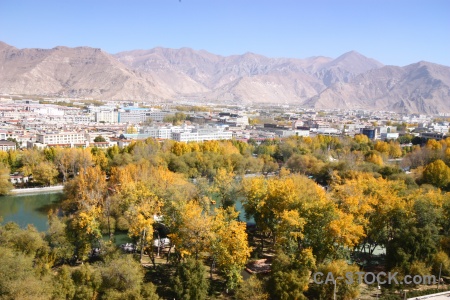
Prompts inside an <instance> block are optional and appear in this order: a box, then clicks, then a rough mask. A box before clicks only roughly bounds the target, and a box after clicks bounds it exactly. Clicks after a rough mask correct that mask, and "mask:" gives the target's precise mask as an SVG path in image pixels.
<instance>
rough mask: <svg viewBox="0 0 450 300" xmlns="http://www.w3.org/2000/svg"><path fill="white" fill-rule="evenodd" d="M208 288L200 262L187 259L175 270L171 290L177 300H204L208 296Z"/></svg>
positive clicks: (204, 270) (203, 268)
mask: <svg viewBox="0 0 450 300" xmlns="http://www.w3.org/2000/svg"><path fill="white" fill-rule="evenodd" d="M208 288H209V283H208V279H207V278H206V269H205V267H204V266H203V264H202V262H201V261H198V260H194V259H187V260H186V262H185V263H183V264H181V265H180V266H179V267H178V268H177V272H176V275H175V277H174V280H173V289H174V292H175V294H176V295H177V297H178V299H185V300H204V299H206V297H207V295H208Z"/></svg>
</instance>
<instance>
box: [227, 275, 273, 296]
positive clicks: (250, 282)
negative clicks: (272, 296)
mask: <svg viewBox="0 0 450 300" xmlns="http://www.w3.org/2000/svg"><path fill="white" fill-rule="evenodd" d="M235 297H236V299H237V300H268V299H269V295H268V294H267V293H266V291H265V290H264V286H263V283H262V281H261V280H259V279H258V277H256V276H251V277H250V278H249V279H247V280H245V281H244V282H242V283H241V285H240V286H239V288H238V289H237V290H236V293H235Z"/></svg>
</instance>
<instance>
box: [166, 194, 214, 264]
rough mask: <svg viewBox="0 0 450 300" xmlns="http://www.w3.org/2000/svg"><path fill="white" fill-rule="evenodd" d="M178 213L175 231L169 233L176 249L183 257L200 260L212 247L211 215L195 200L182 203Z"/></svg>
mask: <svg viewBox="0 0 450 300" xmlns="http://www.w3.org/2000/svg"><path fill="white" fill-rule="evenodd" d="M176 214H177V215H176V217H175V218H176V219H177V220H174V222H176V225H174V228H173V229H174V232H172V233H171V234H170V235H169V236H170V237H171V238H172V240H173V242H174V244H175V246H176V247H175V249H176V250H177V251H178V252H179V253H180V255H181V256H182V257H194V258H195V260H198V259H199V255H200V253H201V252H203V251H207V250H208V249H209V247H210V230H211V217H210V216H209V215H208V214H207V213H205V212H204V211H203V209H202V207H201V206H200V205H199V204H198V203H197V202H194V201H189V202H187V203H184V204H181V206H180V207H179V209H178V211H177V212H176Z"/></svg>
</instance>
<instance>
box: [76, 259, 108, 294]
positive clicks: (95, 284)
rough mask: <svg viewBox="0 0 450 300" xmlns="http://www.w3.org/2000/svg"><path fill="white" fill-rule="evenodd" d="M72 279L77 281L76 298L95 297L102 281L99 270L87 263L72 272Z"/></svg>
mask: <svg viewBox="0 0 450 300" xmlns="http://www.w3.org/2000/svg"><path fill="white" fill-rule="evenodd" d="M72 279H73V282H74V283H75V296H74V298H73V299H74V300H85V299H95V296H96V295H97V293H98V291H99V289H100V286H101V283H102V278H101V275H100V272H99V271H98V270H96V269H94V268H93V267H91V266H90V265H89V264H87V263H85V264H83V265H81V267H79V268H77V269H75V270H74V271H73V272H72Z"/></svg>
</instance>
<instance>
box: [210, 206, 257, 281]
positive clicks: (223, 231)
mask: <svg viewBox="0 0 450 300" xmlns="http://www.w3.org/2000/svg"><path fill="white" fill-rule="evenodd" d="M238 215H239V212H236V211H235V210H234V208H232V207H229V208H227V209H223V208H218V209H216V210H215V215H214V218H213V220H212V223H211V235H212V236H211V246H210V249H211V250H210V251H211V256H212V261H213V264H214V263H215V262H217V266H218V267H219V269H220V270H221V271H222V272H223V273H224V275H225V278H226V279H227V286H228V287H229V288H230V289H235V288H236V287H237V286H238V285H239V283H240V282H241V281H242V276H241V270H242V268H243V267H244V266H245V263H246V262H247V259H248V258H249V256H250V247H249V245H248V241H247V233H246V231H245V230H246V225H245V223H244V222H238V221H237V220H236V219H237V216H238Z"/></svg>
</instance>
